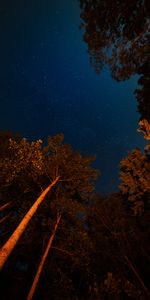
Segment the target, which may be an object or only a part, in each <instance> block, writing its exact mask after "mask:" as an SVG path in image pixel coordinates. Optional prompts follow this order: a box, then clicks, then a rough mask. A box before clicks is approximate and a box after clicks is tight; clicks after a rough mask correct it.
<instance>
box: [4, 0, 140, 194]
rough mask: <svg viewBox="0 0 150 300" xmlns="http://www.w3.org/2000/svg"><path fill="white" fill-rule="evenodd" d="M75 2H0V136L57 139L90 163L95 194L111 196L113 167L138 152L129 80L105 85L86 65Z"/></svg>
mask: <svg viewBox="0 0 150 300" xmlns="http://www.w3.org/2000/svg"><path fill="white" fill-rule="evenodd" d="M80 23H81V20H80V8H79V3H78V1H77V0H76V1H75V0H69V1H68V0H51V1H48V0H34V1H32V0H31V1H23V0H22V1H21V0H20V1H19V0H14V1H10V0H1V2H0V36H1V37H0V128H2V129H4V130H10V131H13V132H14V133H15V132H19V133H20V134H21V136H23V137H26V138H29V139H30V140H35V139H39V138H41V139H43V140H45V139H46V137H47V136H48V135H54V134H57V133H59V132H63V133H64V135H65V142H66V143H70V144H71V145H72V146H73V148H74V149H79V150H80V151H81V152H82V153H83V154H86V155H87V154H89V155H96V156H97V160H96V162H95V163H94V167H96V168H98V169H99V170H100V171H101V177H100V179H99V181H98V182H97V186H96V187H97V190H98V191H100V192H101V193H107V194H108V193H110V192H112V191H116V190H117V185H118V170H119V168H118V166H119V161H120V160H121V159H122V158H123V157H125V156H126V155H127V153H128V152H129V151H130V150H131V149H133V148H135V147H141V148H143V146H144V141H143V138H142V137H141V136H140V135H139V134H138V133H137V131H136V129H137V127H138V119H139V115H138V113H137V108H136V100H135V98H134V95H133V92H134V90H135V88H136V87H137V77H136V76H134V77H132V78H131V79H130V80H128V81H125V82H121V83H118V82H115V81H114V80H112V78H111V76H110V73H109V71H108V69H107V68H105V70H104V71H103V72H102V73H101V74H100V75H97V74H96V73H95V71H94V70H93V69H92V67H91V66H90V64H89V56H88V53H87V45H86V44H85V43H84V41H83V32H82V31H81V30H80V29H79V26H80Z"/></svg>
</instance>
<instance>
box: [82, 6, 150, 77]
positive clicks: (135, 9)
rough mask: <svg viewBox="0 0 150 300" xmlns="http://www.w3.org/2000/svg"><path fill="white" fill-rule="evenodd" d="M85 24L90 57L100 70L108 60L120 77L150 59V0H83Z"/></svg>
mask: <svg viewBox="0 0 150 300" xmlns="http://www.w3.org/2000/svg"><path fill="white" fill-rule="evenodd" d="M80 7H81V19H82V24H81V28H83V30H84V41H85V42H86V43H87V45H88V52H89V55H90V61H91V64H92V65H93V67H94V68H95V69H96V71H97V72H99V71H101V69H102V67H103V66H104V65H105V64H106V63H107V64H109V66H110V69H111V72H112V75H113V77H114V78H115V79H117V80H124V79H127V78H129V77H130V76H131V74H134V73H135V72H136V71H137V69H138V68H139V67H140V66H142V65H143V64H144V62H145V61H146V60H147V54H148V50H149V43H148V40H149V29H150V20H149V17H150V15H149V14H150V4H149V1H148V0H145V1H142V0H138V1H137V0H134V1H128V0H125V1H123V2H122V1H117V0H112V1H110V0H106V1H99V0H80Z"/></svg>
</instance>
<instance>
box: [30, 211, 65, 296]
mask: <svg viewBox="0 0 150 300" xmlns="http://www.w3.org/2000/svg"><path fill="white" fill-rule="evenodd" d="M60 219H61V215H59V216H58V218H57V221H56V224H55V227H54V231H53V233H52V235H51V237H50V239H49V241H48V244H47V247H46V249H45V252H44V254H43V256H42V258H41V261H40V264H39V267H38V269H37V272H36V275H35V277H34V280H33V283H32V286H31V288H30V291H29V293H28V296H27V299H26V300H32V299H33V296H34V292H35V289H36V287H37V284H38V281H39V278H40V275H41V272H42V269H43V266H44V263H45V261H46V258H47V255H48V253H49V250H50V248H51V245H52V242H53V239H54V237H55V234H56V230H57V228H58V225H59V223H60Z"/></svg>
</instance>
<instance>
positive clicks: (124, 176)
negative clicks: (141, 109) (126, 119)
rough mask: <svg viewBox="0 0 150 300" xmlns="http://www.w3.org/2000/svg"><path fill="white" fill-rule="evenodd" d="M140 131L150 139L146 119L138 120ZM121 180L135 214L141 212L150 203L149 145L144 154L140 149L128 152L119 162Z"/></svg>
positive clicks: (122, 187)
mask: <svg viewBox="0 0 150 300" xmlns="http://www.w3.org/2000/svg"><path fill="white" fill-rule="evenodd" d="M139 125H140V129H139V131H141V132H142V133H144V134H145V138H146V139H147V140H149V139H150V125H149V123H148V122H147V120H142V121H140V122H139ZM120 167H121V172H120V178H121V180H122V182H121V185H120V190H121V192H122V193H123V194H124V195H126V196H127V199H128V201H129V202H130V203H131V208H132V210H133V212H134V214H135V215H138V214H142V213H143V211H144V210H145V209H147V207H149V204H150V184H149V183H150V145H149V144H148V145H147V146H146V147H145V151H144V154H142V152H141V151H140V149H135V150H133V151H132V152H131V153H129V155H128V157H127V158H125V159H123V160H122V161H121V163H120Z"/></svg>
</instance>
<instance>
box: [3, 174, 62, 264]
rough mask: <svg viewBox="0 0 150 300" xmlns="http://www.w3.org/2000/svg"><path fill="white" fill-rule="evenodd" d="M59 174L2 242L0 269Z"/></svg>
mask: <svg viewBox="0 0 150 300" xmlns="http://www.w3.org/2000/svg"><path fill="white" fill-rule="evenodd" d="M58 179H59V176H58V177H56V178H55V180H53V182H52V183H51V184H50V185H49V186H48V187H47V188H46V189H45V190H44V191H43V192H42V194H41V195H40V196H39V197H38V198H37V200H36V201H35V202H34V204H33V205H32V207H31V208H30V209H29V211H28V212H27V213H26V215H25V216H24V218H23V219H22V221H21V222H20V224H19V225H18V227H17V228H16V230H15V231H14V232H13V234H12V235H11V237H10V238H9V239H8V241H7V242H6V243H5V244H4V246H3V247H2V248H1V250H0V270H1V269H2V267H3V266H4V264H5V262H6V261H7V259H8V257H9V255H10V254H11V252H12V250H13V249H14V247H15V245H16V244H17V242H18V240H19V238H20V237H21V235H22V233H23V232H24V230H25V229H26V227H27V225H28V223H29V221H30V220H31V218H32V217H33V215H34V214H35V212H36V210H37V209H38V207H39V205H40V204H41V203H42V201H43V200H44V198H45V196H46V195H47V193H48V192H49V191H50V190H51V188H52V187H53V186H54V185H55V184H56V182H57V181H58Z"/></svg>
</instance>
